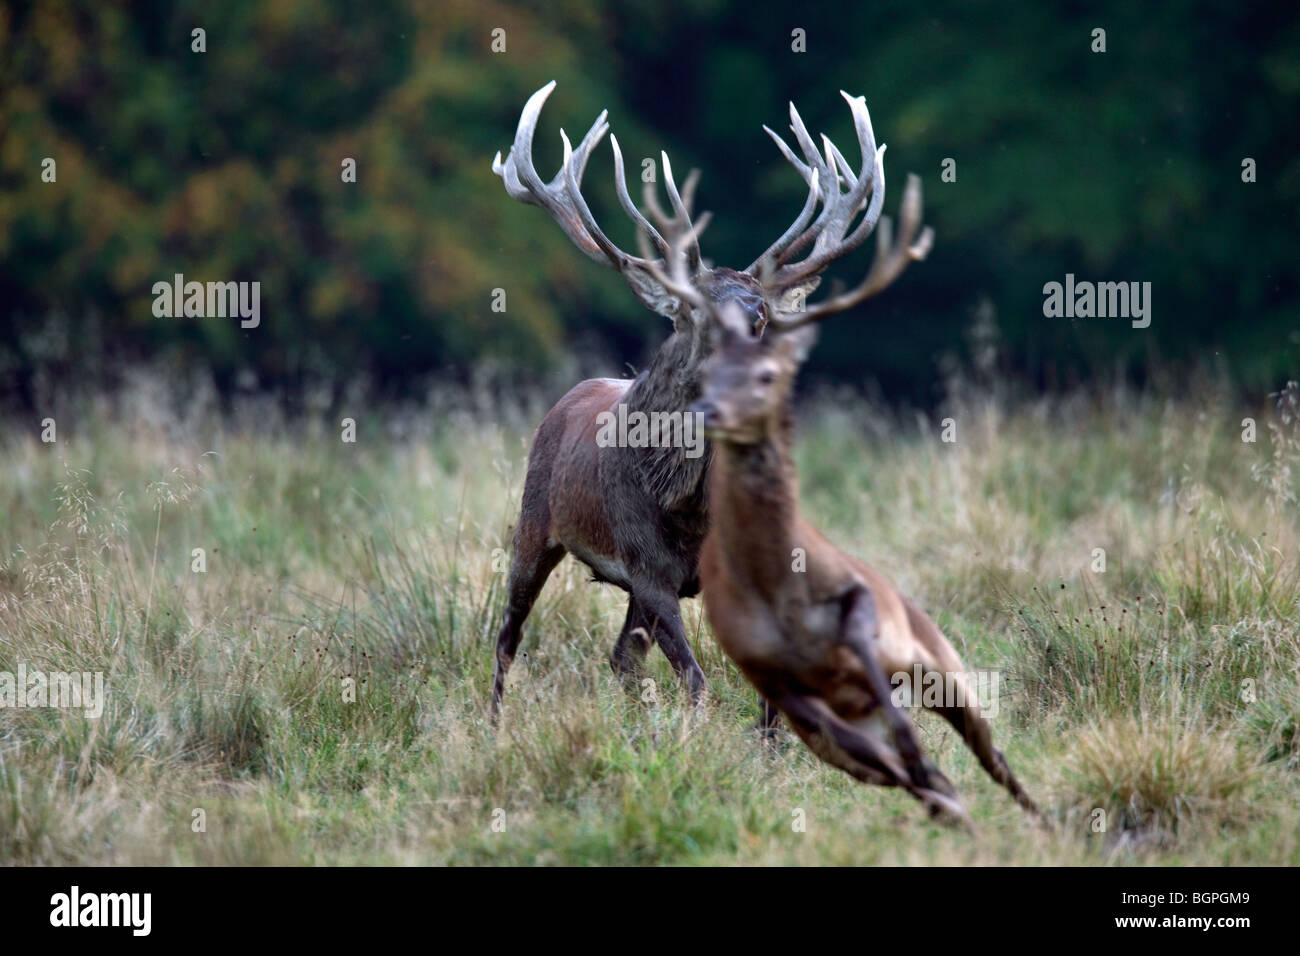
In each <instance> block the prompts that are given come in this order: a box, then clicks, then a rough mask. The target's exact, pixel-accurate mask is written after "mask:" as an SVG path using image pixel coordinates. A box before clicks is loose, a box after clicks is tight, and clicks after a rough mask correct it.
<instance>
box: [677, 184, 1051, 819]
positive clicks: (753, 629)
mask: <svg viewBox="0 0 1300 956" xmlns="http://www.w3.org/2000/svg"><path fill="white" fill-rule="evenodd" d="M875 176H876V179H877V181H878V182H879V187H878V188H879V190H880V191H881V192H883V191H884V177H883V172H882V170H881V169H880V168H879V167H878V168H877V170H876V173H875ZM873 207H874V208H876V209H878V208H879V204H876V203H873ZM874 226H875V218H874V216H872V215H870V214H869V216H868V218H867V219H865V220H864V221H863V223H862V225H860V226H859V228H860V229H862V228H865V229H867V230H868V231H869V230H870V229H872V228H873V227H874ZM920 228H921V188H920V181H919V180H918V179H917V178H916V177H915V176H911V177H909V178H908V183H907V188H906V190H905V191H904V195H903V203H902V215H901V223H900V238H899V241H898V242H897V243H894V242H893V241H892V238H891V230H890V223H889V220H888V219H887V218H886V219H883V220H881V222H880V230H879V232H878V233H877V256H876V261H875V263H874V264H873V265H872V268H871V270H870V272H869V273H868V274H867V276H866V278H865V279H864V280H863V281H862V283H861V284H859V285H858V286H857V287H856V288H855V289H852V290H850V291H848V292H845V293H843V294H842V295H839V296H837V297H835V298H831V299H828V300H826V301H824V302H821V303H819V304H817V305H814V306H811V307H808V308H806V309H805V311H803V312H801V313H799V314H796V315H788V316H773V317H772V318H771V320H770V322H769V323H768V326H767V329H766V332H765V334H764V335H763V336H762V338H761V339H760V338H756V337H755V336H754V335H753V334H752V332H751V330H750V329H749V328H748V327H747V326H746V325H745V324H744V323H743V321H741V320H740V318H739V316H738V315H737V314H736V313H735V312H734V311H733V310H732V308H731V306H730V305H729V304H728V303H722V304H721V305H714V304H712V303H710V302H708V301H707V300H705V299H704V298H703V297H701V296H700V295H699V294H698V293H697V292H696V291H695V290H694V289H693V287H692V286H691V285H690V282H689V281H688V274H687V273H686V271H685V267H684V264H683V262H682V257H681V256H680V255H679V254H678V251H679V243H678V242H677V240H676V239H674V240H673V243H674V244H673V255H672V256H670V257H669V264H668V269H669V271H667V272H665V271H664V270H661V269H659V267H658V266H656V269H655V274H656V277H657V278H658V279H659V281H660V283H661V284H662V285H663V286H664V287H665V288H666V289H667V290H668V291H669V292H671V293H673V294H674V295H677V296H680V297H681V298H682V299H683V300H684V301H687V302H690V303H691V304H692V305H694V306H695V307H696V308H699V309H704V310H708V311H711V312H713V314H714V321H713V322H712V323H711V325H710V328H711V334H712V335H713V338H714V342H713V346H712V349H711V354H710V357H709V359H708V360H707V361H706V362H705V363H704V366H703V370H702V377H703V393H702V395H701V397H700V399H699V401H698V402H697V403H696V404H695V405H694V406H693V410H694V411H696V412H698V413H699V414H701V415H703V416H704V427H705V432H706V434H707V435H708V436H709V437H710V439H711V441H712V442H713V446H714V461H713V463H712V465H711V469H710V476H709V479H708V484H709V500H708V507H709V515H710V525H711V527H710V531H709V534H708V537H707V538H706V539H705V542H704V546H703V550H702V553H701V558H700V578H701V583H702V585H703V593H704V604H705V608H706V610H707V612H708V616H709V622H710V624H711V625H712V627H713V631H714V634H715V635H716V636H717V638H718V641H719V643H720V644H721V645H722V648H723V650H724V651H725V652H726V653H727V655H728V656H729V657H730V658H731V659H732V660H733V661H735V662H736V664H737V665H738V666H739V667H740V669H741V671H742V672H743V673H744V674H745V676H746V678H748V680H749V681H750V683H752V684H753V685H754V686H755V687H756V688H757V689H758V691H759V693H760V694H762V695H763V697H764V699H765V700H767V701H768V703H769V704H770V705H772V706H773V707H775V708H776V709H777V710H778V711H779V712H780V713H782V714H784V715H785V717H786V719H787V720H788V721H789V722H790V725H791V726H792V727H793V728H794V730H795V732H796V733H797V734H798V735H799V736H800V737H801V738H802V739H803V741H804V742H805V743H806V744H807V745H808V747H809V749H811V750H812V751H813V752H814V753H815V754H817V756H818V757H820V758H821V759H822V760H825V761H826V762H827V763H829V764H831V765H833V766H835V767H838V768H839V769H841V770H844V771H846V772H847V773H849V774H851V775H852V776H854V777H855V778H857V779H859V780H862V781H864V782H867V783H876V784H884V785H886V786H899V787H903V788H905V789H906V790H907V791H908V792H909V793H911V794H912V795H913V796H915V797H917V798H918V799H919V800H921V801H922V802H923V803H925V805H926V806H927V807H928V808H929V809H930V811H931V813H932V814H935V815H937V816H941V817H944V818H945V819H948V820H952V821H960V822H962V823H964V824H966V825H968V826H969V817H968V816H967V814H966V811H965V810H964V809H963V807H962V805H961V803H960V802H959V801H958V799H957V796H956V792H955V791H954V790H953V787H952V784H951V783H949V781H948V780H947V778H946V777H944V775H943V774H942V773H941V772H940V771H939V770H938V769H937V768H936V767H935V766H934V765H933V764H932V763H931V762H930V761H929V760H927V759H925V758H924V757H923V756H922V755H921V752H920V748H919V746H918V744H917V740H916V735H915V730H914V727H913V725H912V722H911V719H910V718H909V717H908V715H907V714H906V712H905V711H904V710H902V709H900V708H899V707H898V706H897V703H898V700H897V698H896V697H895V696H894V695H895V694H898V696H900V697H902V696H905V693H900V691H898V690H895V689H893V688H892V687H891V682H890V679H889V677H888V676H887V675H890V674H894V675H898V674H903V675H908V677H909V681H910V675H912V674H913V673H914V670H913V669H914V668H919V672H920V673H921V674H923V675H924V677H925V685H924V686H927V687H928V686H933V681H934V680H938V681H940V682H941V683H940V684H939V686H941V687H942V688H944V689H945V690H947V691H949V693H948V694H945V695H942V696H943V699H942V700H940V701H937V702H936V701H934V700H932V698H931V697H930V695H927V696H926V698H925V699H924V700H923V701H922V702H923V703H924V704H925V705H926V706H927V707H931V706H932V709H934V710H937V711H938V712H939V713H940V714H942V715H943V717H944V718H946V719H947V720H948V721H949V723H951V724H952V725H953V726H954V727H955V728H956V729H957V731H958V732H959V733H961V734H962V737H963V739H964V740H965V741H966V744H967V746H969V747H970V749H971V750H972V751H974V753H975V755H976V756H977V757H978V758H979V761H980V763H981V764H982V765H983V767H984V769H985V770H987V771H988V773H989V774H990V775H991V776H992V777H993V779H994V780H996V781H997V782H998V783H1000V784H1002V785H1003V786H1004V787H1006V788H1007V790H1009V791H1010V792H1011V794H1012V795H1013V796H1014V797H1015V799H1016V800H1017V801H1018V802H1019V803H1020V804H1021V806H1023V807H1025V808H1026V809H1027V810H1029V811H1031V812H1033V813H1035V814H1038V810H1037V808H1036V807H1035V805H1034V803H1033V801H1032V800H1031V799H1030V798H1029V796H1028V795H1027V794H1026V793H1025V791H1024V790H1023V789H1022V788H1021V786H1020V784H1019V783H1018V782H1017V780H1016V778H1015V776H1014V775H1013V774H1012V772H1011V769H1010V767H1008V766H1007V762H1006V760H1005V759H1004V758H1003V756H1002V754H1001V752H1000V751H998V750H996V749H994V747H993V743H992V737H991V734H990V731H989V725H988V722H987V721H986V720H985V718H984V716H983V714H982V712H981V708H980V703H979V699H978V697H977V696H976V692H975V687H974V686H973V682H972V680H971V677H970V674H969V673H968V672H967V670H966V668H965V666H964V665H963V664H962V661H961V658H960V657H959V656H958V655H957V652H956V651H955V650H954V649H953V647H952V645H951V644H950V643H949V642H948V640H947V639H946V638H945V637H944V636H943V634H942V633H941V632H940V631H939V629H938V628H937V627H936V626H935V624H934V622H933V621H931V620H930V618H929V617H927V616H926V615H925V613H924V612H923V611H921V610H920V609H919V608H917V607H916V605H914V604H913V603H912V602H911V601H910V600H908V599H907V598H906V597H904V596H903V595H902V594H900V593H899V592H898V590H896V589H895V588H894V586H893V585H892V584H890V583H889V581H887V580H886V579H885V578H884V577H883V576H882V575H881V574H879V573H878V572H877V571H875V570H874V569H873V568H871V567H869V566H868V565H866V564H864V563H863V562H861V561H859V560H857V559H856V558H853V557H850V556H849V555H847V554H845V553H844V552H842V551H840V550H839V549H838V548H836V547H835V546H834V545H832V544H831V543H830V542H829V541H827V540H826V539H825V538H824V537H822V535H821V534H820V533H819V532H818V531H817V530H816V529H815V528H813V527H812V526H811V525H809V524H808V523H807V522H805V521H804V520H803V518H802V517H801V516H800V514H799V508H798V491H797V484H796V476H795V471H794V463H793V459H792V456H791V447H792V444H793V434H792V432H793V426H792V419H793V415H792V411H791V399H790V393H791V388H792V385H793V381H794V377H795V373H796V372H797V370H798V368H799V366H800V365H801V364H802V362H803V360H804V358H805V357H806V356H807V353H808V349H809V348H810V347H811V344H812V338H813V334H814V332H815V326H814V325H813V323H815V322H817V321H820V320H821V319H824V318H826V316H828V315H832V314H834V313H836V312H839V311H842V310H844V309H847V308H849V307H851V306H854V305H857V304H858V303H860V302H862V301H863V300H864V299H867V298H869V297H870V296H872V295H875V294H876V293H877V292H879V291H880V290H882V289H884V288H885V287H886V286H888V285H889V284H890V283H891V282H893V281H894V279H895V278H897V276H898V275H899V274H900V273H901V272H902V271H903V269H905V268H906V267H907V264H908V263H909V262H910V261H913V260H916V259H921V258H923V257H924V256H925V255H926V253H927V252H928V251H929V248H930V245H931V242H932V239H933V234H932V233H931V231H930V230H929V228H926V229H924V230H923V231H921V232H920V234H919V236H918V230H920ZM800 554H801V555H802V556H803V560H802V562H798V561H796V560H795V556H796V555H800ZM916 690H917V691H919V688H917V689H916ZM919 696H920V695H919V694H918V695H917V697H918V698H919Z"/></svg>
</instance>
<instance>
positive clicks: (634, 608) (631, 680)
mask: <svg viewBox="0 0 1300 956" xmlns="http://www.w3.org/2000/svg"><path fill="white" fill-rule="evenodd" d="M653 627H654V622H653V621H652V620H651V619H650V617H649V616H648V615H647V614H646V612H645V608H643V607H642V606H641V602H639V601H638V600H637V599H636V595H635V594H631V595H628V601H627V617H626V618H625V619H624V621H623V630H622V631H620V632H619V635H618V641H617V642H615V644H614V650H613V651H612V652H611V653H610V655H609V666H610V667H612V668H613V669H614V674H615V675H616V676H617V677H618V679H619V680H620V681H622V683H623V689H624V690H626V691H627V692H628V693H629V694H635V693H636V691H637V686H638V679H639V678H640V676H641V665H642V664H644V663H645V656H646V654H647V653H648V652H649V650H650V645H651V643H652V638H651V637H650V633H651V630H652V628H653Z"/></svg>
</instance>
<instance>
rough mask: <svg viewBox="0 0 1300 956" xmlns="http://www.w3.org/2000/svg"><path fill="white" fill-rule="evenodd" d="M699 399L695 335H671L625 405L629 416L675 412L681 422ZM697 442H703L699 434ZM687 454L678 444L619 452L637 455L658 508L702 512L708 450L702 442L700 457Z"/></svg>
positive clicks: (633, 389)
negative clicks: (690, 406) (638, 413)
mask: <svg viewBox="0 0 1300 956" xmlns="http://www.w3.org/2000/svg"><path fill="white" fill-rule="evenodd" d="M699 397H700V356H698V355H697V354H696V353H695V342H694V340H693V336H692V335H690V334H686V333H682V332H674V333H673V334H672V335H671V336H669V337H668V340H667V341H666V342H664V344H663V345H662V346H660V348H659V351H658V352H657V353H656V354H655V357H654V360H653V361H652V362H651V363H650V367H649V368H648V369H646V370H645V371H644V372H642V373H641V374H640V375H638V376H637V378H636V381H634V382H633V383H632V385H631V387H630V388H629V389H628V390H627V393H626V395H625V396H624V397H623V401H624V402H625V403H626V404H627V410H628V412H629V413H630V412H634V411H637V412H645V413H647V414H650V413H653V412H677V413H679V415H680V416H682V417H683V424H684V416H685V415H686V408H687V406H688V405H690V404H691V403H692V402H694V401H695V400H696V399H697V398H699ZM699 440H700V441H703V440H704V439H703V436H702V435H701V436H700V439H699ZM686 451H687V449H685V448H683V447H681V446H680V445H670V446H669V447H661V448H625V449H620V452H621V453H626V454H630V455H635V456H636V458H637V471H638V473H639V475H640V478H641V481H642V485H643V487H644V488H645V489H646V491H647V492H648V493H649V494H650V495H651V496H652V497H653V498H654V499H655V501H657V502H658V503H659V505H660V506H661V507H663V508H664V509H666V510H669V511H672V510H675V509H680V508H684V509H687V510H691V511H700V512H702V511H703V509H704V497H705V495H704V490H705V485H704V477H705V474H706V472H707V471H708V468H709V459H710V458H711V457H712V452H711V448H710V447H709V445H708V444H706V445H705V449H704V453H703V454H702V455H699V456H698V457H696V458H690V457H688V456H687V454H686Z"/></svg>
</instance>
